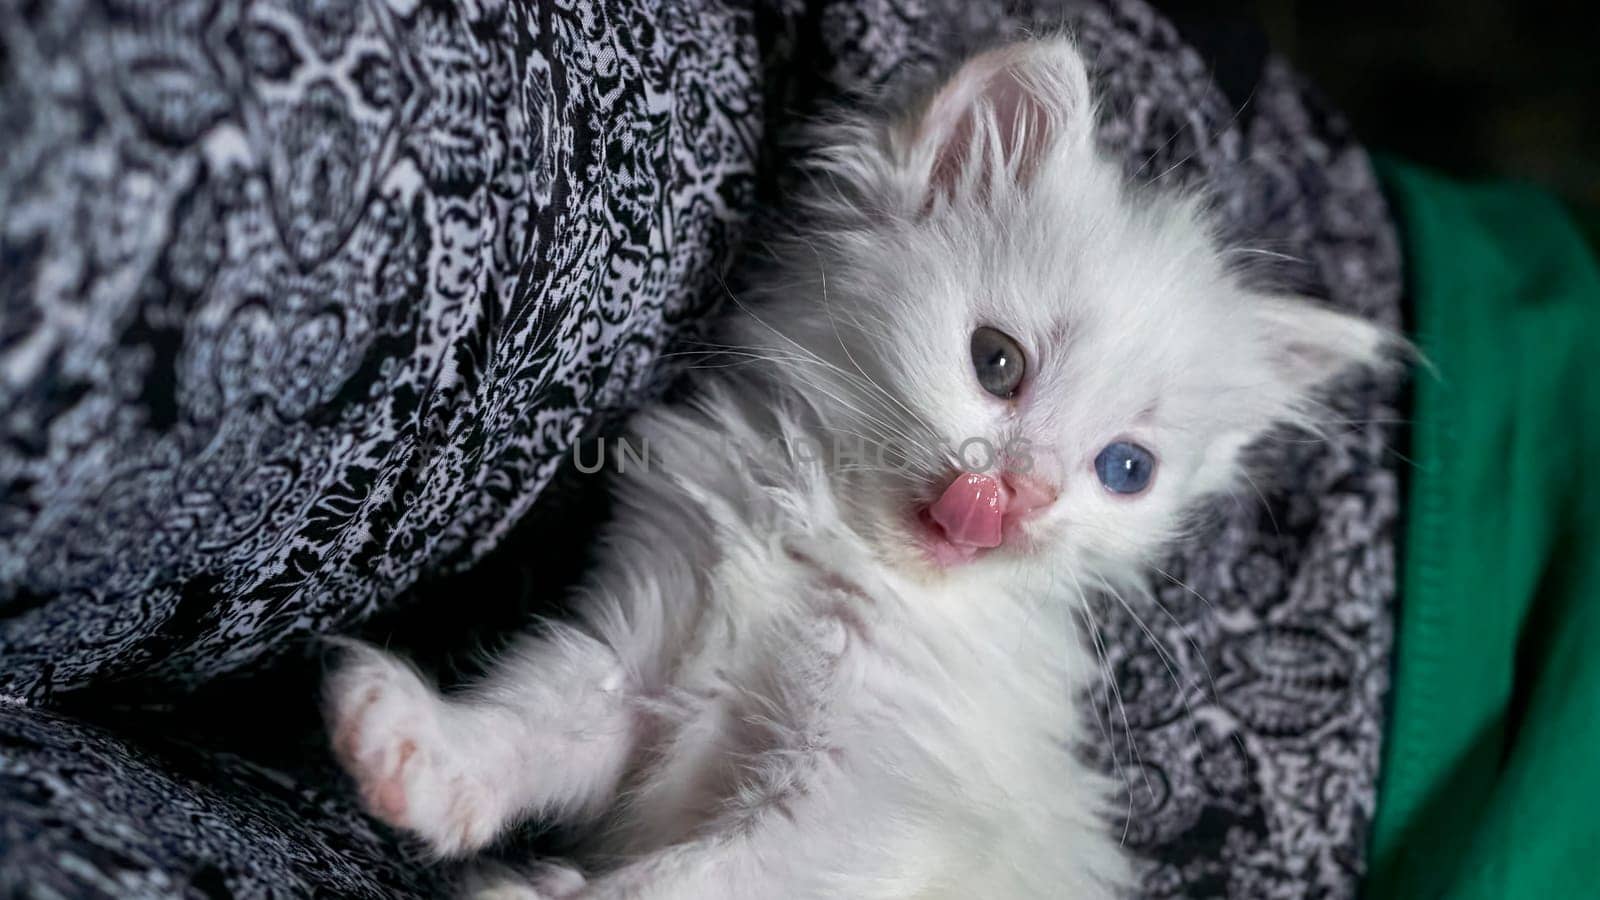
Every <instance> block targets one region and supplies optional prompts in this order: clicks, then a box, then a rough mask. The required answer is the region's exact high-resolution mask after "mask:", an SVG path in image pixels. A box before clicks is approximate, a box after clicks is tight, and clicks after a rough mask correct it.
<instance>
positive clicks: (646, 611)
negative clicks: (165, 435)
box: [327, 39, 1387, 900]
mask: <svg viewBox="0 0 1600 900" xmlns="http://www.w3.org/2000/svg"><path fill="white" fill-rule="evenodd" d="M828 129H829V130H828V138H829V145H830V147H831V149H830V150H829V151H828V152H827V153H826V154H825V156H824V160H823V162H822V164H821V165H820V167H819V177H818V179H817V187H816V189H815V190H814V191H813V193H812V195H811V197H810V200H809V213H810V216H811V219H810V221H811V222H812V223H813V225H812V226H811V227H810V228H808V229H807V230H806V231H805V232H804V233H803V234H801V235H798V236H797V237H796V238H795V240H794V242H793V243H792V244H791V245H789V246H787V247H784V248H780V250H779V252H778V253H777V254H776V256H777V257H778V259H777V264H778V266H779V271H777V272H775V273H773V274H772V275H771V276H770V277H769V278H767V279H765V282H764V283H767V284H769V285H771V286H770V287H768V288H766V289H765V290H764V291H763V294H764V296H757V297H752V298H749V303H748V305H745V304H740V305H739V309H737V310H734V311H732V312H731V313H730V316H729V319H728V322H727V327H726V331H725V336H726V338H727V340H728V343H729V344H730V345H731V346H732V347H734V348H736V350H735V351H734V354H733V355H734V357H735V359H736V360H739V359H743V360H745V361H750V362H751V364H750V365H742V366H733V367H729V368H723V369H716V370H708V371H707V372H706V373H704V374H703V375H702V376H701V377H700V380H699V381H698V383H697V386H696V392H695V395H694V400H693V401H692V402H690V403H687V404H683V405H676V406H662V407H659V408H656V409H652V410H649V411H648V412H645V413H643V414H641V415H640V416H638V417H637V419H636V421H635V422H634V423H633V426H632V435H633V437H632V443H633V444H634V446H636V447H637V446H642V445H645V444H647V445H648V447H649V452H650V457H651V465H650V467H649V469H648V471H645V470H641V469H640V468H639V467H637V466H635V467H633V468H631V469H629V470H628V471H627V472H626V473H625V474H623V475H621V476H619V478H618V481H619V484H618V486H617V496H618V500H619V504H618V506H619V509H618V511H617V514H616V517H615V521H614V522H613V523H612V524H611V525H610V526H609V529H608V531H607V532H606V535H605V542H604V549H603V558H602V561H601V562H600V564H599V565H598V566H597V567H596V568H595V571H594V572H593V574H592V576H591V578H590V579H589V582H588V586H587V588H586V589H585V590H584V592H583V596H582V597H581V598H580V599H579V602H578V603H577V604H576V605H577V607H578V613H579V615H578V620H577V621H576V622H570V623H559V624H551V625H549V626H548V627H547V628H546V629H545V630H544V631H543V632H542V633H540V634H538V635H536V636H527V637H524V638H523V639H522V640H521V642H520V643H519V644H518V645H517V646H516V647H515V648H514V649H513V650H512V651H511V652H509V653H507V654H506V655H505V657H504V658H503V659H501V660H499V661H498V664H497V665H496V667H495V669H494V671H493V672H492V674H490V675H489V677H487V678H486V679H485V680H484V681H482V683H480V684H478V685H477V686H476V687H475V688H473V689H472V690H471V691H470V692H468V693H466V694H463V695H459V696H451V697H448V698H445V697H442V696H441V695H440V694H438V693H437V692H436V691H435V690H434V689H433V688H432V687H430V686H428V685H427V684H425V683H424V682H423V681H422V680H421V679H420V678H419V677H418V676H417V675H416V674H415V673H414V672H413V671H412V670H411V669H409V668H408V667H407V666H406V665H404V664H403V663H401V662H400V661H398V660H396V659H395V658H393V657H392V656H389V655H387V654H385V653H382V652H380V651H377V650H372V649H367V648H356V649H355V650H354V652H353V655H352V656H351V657H349V659H348V661H347V662H346V663H345V664H344V665H343V666H342V667H341V668H339V669H338V671H336V672H335V673H334V675H333V676H332V677H331V678H330V680H329V683H328V691H327V697H328V700H327V702H328V710H329V721H330V727H331V730H332V732H333V740H334V745H335V748H336V751H337V753H338V755H339V757H340V759H341V760H342V762H343V763H344V765H345V766H346V767H347V768H348V769H349V771H350V772H351V774H352V775H354V776H355V778H356V780H357V782H358V783H359V785H360V787H361V790H362V792H363V796H364V798H365V800H366V803H367V805H368V808H369V809H370V810H371V811H372V812H373V813H374V814H375V815H377V816H378V817H379V818H381V819H383V820H385V821H386V822H389V823H390V824H392V825H395V826H398V827H401V828H404V829H407V830H409V831H411V832H413V833H415V834H416V835H417V836H419V837H420V838H422V839H423V840H424V841H425V842H426V843H427V844H428V845H429V846H430V847H431V848H432V849H433V850H434V851H436V852H437V853H438V854H440V855H446V856H455V855H462V854H468V853H471V852H473V851H475V850H477V849H478V848H480V847H482V846H483V845H485V844H486V843H488V842H489V841H491V840H492V839H493V838H494V837H495V836H497V835H498V834H499V833H501V832H502V831H503V830H504V829H505V828H506V827H507V826H508V825H509V824H511V823H514V822H516V821H518V820H520V819H523V818H526V817H530V816H538V817H543V818H555V819H563V820H569V821H576V822H585V823H589V824H590V825H591V826H592V834H593V838H592V840H591V841H590V843H589V845H588V846H589V848H590V853H589V855H588V856H586V858H585V860H584V869H583V872H582V874H581V875H580V874H579V872H578V871H577V870H574V869H569V868H561V867H552V868H549V869H547V870H546V871H545V872H544V873H543V874H542V875H541V876H539V877H537V878H529V879H527V880H515V881H503V882H501V883H499V884H497V885H495V886H493V887H489V888H486V889H484V890H483V892H482V895H483V896H517V897H539V896H550V897H555V896H562V897H565V896H582V897H596V898H620V897H639V898H682V900H716V898H727V900H746V898H791V897H792V898H834V897H848V898H885V900H887V898H913V897H914V898H946V897H948V898H978V897H981V898H990V900H996V898H1040V897H1074V898H1094V897H1105V896H1114V895H1116V894H1118V893H1120V892H1121V891H1122V890H1123V889H1124V888H1125V887H1126V886H1127V885H1129V884H1130V882H1131V867H1130V863H1129V860H1128V858H1127V857H1126V855H1125V853H1124V852H1123V850H1122V849H1121V848H1120V846H1119V842H1118V840H1117V834H1118V833H1119V832H1118V829H1117V828H1116V827H1115V826H1114V824H1113V822H1114V820H1115V818H1116V817H1117V816H1118V815H1120V814H1121V813H1122V811H1121V810H1113V809H1112V808H1111V807H1112V804H1111V803H1110V802H1109V798H1110V797H1111V796H1112V794H1113V791H1112V788H1111V785H1110V784H1108V781H1107V779H1105V778H1104V777H1102V775H1101V774H1099V773H1098V772H1097V771H1095V770H1093V769H1091V768H1089V767H1088V766H1086V765H1085V764H1083V763H1082V762H1081V761H1080V760H1079V759H1078V758H1077V756H1076V755H1075V754H1074V752H1073V750H1072V748H1074V747H1075V746H1080V745H1081V744H1082V743H1083V742H1084V741H1089V740H1095V739H1103V737H1102V733H1101V732H1100V731H1098V730H1095V729H1093V728H1091V727H1089V726H1087V725H1086V724H1085V721H1084V719H1085V717H1084V716H1083V715H1082V714H1081V712H1080V710H1079V709H1078V708H1077V707H1078V705H1079V704H1078V702H1077V700H1076V697H1077V696H1078V693H1079V691H1080V690H1081V689H1082V688H1083V687H1084V686H1086V685H1087V684H1088V683H1089V682H1090V680H1091V679H1093V678H1095V677H1097V674H1098V673H1097V671H1096V666H1095V656H1094V653H1093V652H1092V650H1091V649H1090V647H1089V644H1088V641H1089V637H1088V636H1087V635H1085V634H1082V633H1080V627H1081V620H1080V619H1079V618H1078V616H1079V615H1080V614H1081V613H1083V612H1084V611H1085V609H1086V606H1085V604H1086V598H1087V597H1088V596H1089V595H1090V594H1092V593H1093V592H1096V591H1118V592H1121V593H1122V594H1123V595H1124V596H1131V595H1129V594H1128V592H1129V591H1130V590H1134V591H1136V590H1137V589H1138V585H1139V584H1141V583H1142V582H1143V572H1144V569H1145V566H1146V565H1147V564H1148V562H1149V560H1150V558H1151V557H1152V555H1153V554H1155V553H1156V552H1157V551H1159V550H1160V549H1161V548H1162V547H1163V546H1164V545H1166V544H1167V543H1168V542H1169V541H1170V540H1172V539H1173V538H1174V537H1176V536H1177V535H1179V534H1180V533H1181V531H1182V529H1183V526H1184V523H1185V521H1186V515H1187V514H1188V513H1189V512H1191V511H1193V510H1194V509H1195V508H1196V506H1197V502H1198V501H1199V500H1201V499H1202V498H1205V497H1206V496H1208V495H1212V494H1215V493H1217V492H1220V491H1225V490H1228V489H1231V488H1232V487H1233V486H1234V483H1235V481H1236V480H1237V479H1239V478H1240V477H1241V472H1240V465H1239V462H1238V455H1239V451H1240V449H1241V448H1242V447H1243V446H1244V445H1245V444H1247V443H1248V442H1249V441H1251V440H1253V439H1254V438H1256V437H1258V436H1260V435H1261V434H1262V433H1263V432H1265V431H1267V430H1268V429H1270V428H1273V427H1275V426H1278V425H1282V424H1285V423H1292V424H1309V423H1311V422H1313V421H1314V419H1315V416H1314V415H1313V414H1312V410H1314V409H1315V408H1316V407H1315V406H1314V404H1313V403H1312V401H1311V394H1312V392H1313V391H1314V390H1315V389H1317V388H1318V387H1320V386H1322V385H1323V384H1324V383H1326V382H1327V381H1328V380H1329V379H1331V378H1333V377H1334V376H1335V375H1337V374H1338V373H1339V372H1341V371H1343V370H1345V369H1347V368H1350V367H1352V366H1359V365H1372V364H1375V363H1377V362H1378V361H1379V359H1380V357H1381V356H1382V354H1383V350H1384V347H1385V344H1386V343H1387V340H1386V338H1385V336H1384V334H1383V333H1382V332H1380V331H1379V330H1378V329H1376V328H1373V327H1371V326H1369V325H1367V324H1365V323H1363V322H1360V321H1358V320H1356V319H1353V318H1349V317H1346V316H1344V315H1341V314H1338V313H1334V312H1331V311H1327V310H1324V309H1320V308H1318V307H1316V306H1314V305H1312V304H1310V303H1307V302H1304V301H1300V300H1288V299H1278V298H1272V297H1266V296H1261V295H1257V294H1254V293H1251V292H1249V291H1247V290H1246V289H1244V288H1243V287H1241V286H1240V285H1239V284H1238V282H1237V280H1236V278H1235V276H1234V274H1233V273H1231V272H1230V271H1229V270H1228V268H1227V267H1226V266H1225V265H1224V263H1223V261H1222V259H1223V257H1222V255H1221V254H1220V252H1219V249H1218V247H1217V246H1216V242H1215V240H1214V239H1213V237H1212V234H1211V232H1210V230H1209V229H1208V227H1207V223H1206V217H1205V215H1204V208H1203V204H1202V203H1201V201H1200V200H1199V199H1198V198H1196V197H1194V196H1191V195H1174V194H1158V193H1153V192H1150V191H1148V190H1138V189H1134V188H1132V187H1130V186H1129V185H1127V184H1126V183H1125V182H1124V179H1123V177H1122V176H1121V174H1120V170H1119V168H1118V167H1117V165H1115V164H1114V163H1113V162H1111V161H1109V160H1106V159H1102V158H1100V156H1098V155H1097V153H1096V151H1095V149H1094V141H1093V108H1092V104H1091V100H1090V92H1089V85H1088V79H1087V77H1086V75H1085V70H1084V66H1083V63H1082V61H1081V60H1080V59H1079V57H1078V55H1077V53H1076V51H1075V50H1074V48H1073V47H1072V46H1071V44H1070V43H1069V42H1068V41H1066V40H1064V39H1054V40H1040V41H1033V42H1028V43H1023V44H1016V45H1012V46H1008V47H1004V48H1001V49H999V50H996V51H992V52H990V53H987V54H984V55H982V56H979V57H976V58H975V59H973V60H971V61H969V62H968V63H967V64H966V65H965V66H963V67H962V68H961V69H960V70H959V71H958V72H956V73H955V75H954V76H952V78H951V79H950V80H949V81H948V82H946V83H945V84H944V85H943V86H942V87H941V88H940V90H938V91H937V92H936V93H935V94H934V95H933V96H932V97H931V98H930V99H929V100H928V101H926V102H925V103H923V104H921V105H920V107H919V108H918V109H917V110H916V111H915V112H914V114H913V115H911V116H909V117H908V118H906V119H905V120H903V121H898V122H883V121H879V120H874V119H861V120H856V121H847V122H843V123H837V124H834V125H830V126H828ZM977 325H991V326H994V327H998V328H1001V329H1002V330H1004V331H1005V332H1007V333H1008V334H1010V335H1012V336H1014V337H1015V338H1016V339H1017V341H1018V342H1019V343H1020V344H1021V346H1022V347H1023V348H1024V349H1025V351H1026V354H1027V365H1028V376H1027V380H1026V381H1025V383H1024V386H1023V389H1022V390H1021V392H1020V393H1019V394H1018V395H1017V397H1016V398H1014V399H1013V400H1010V401H1002V400H998V399H996V398H994V397H992V396H990V395H988V394H986V393H984V391H983V390H981V389H980V388H979V386H978V384H977V382H976V380H975V377H974V374H973V371H972V367H971V362H970V358H969V351H968V340H969V337H970V335H971V333H972V330H973V328H974V327H975V326H977ZM858 437H864V438H866V439H867V440H868V441H869V442H870V443H869V452H868V455H867V457H866V459H864V460H862V459H857V460H854V461H853V463H852V462H845V464H843V465H834V466H831V467H830V466H817V465H807V464H801V463H797V462H795V461H794V460H792V459H789V458H787V457H785V456H783V455H782V454H775V453H774V451H773V448H774V440H775V439H777V438H804V439H807V440H809V441H810V442H811V444H810V446H817V445H820V446H821V447H823V448H825V449H827V450H828V451H829V455H831V453H832V450H833V449H834V448H835V447H844V448H847V449H848V448H855V446H856V445H855V443H854V442H855V440H856V438H858ZM968 437H979V438H983V439H984V440H986V441H988V443H989V446H992V447H1000V446H1004V445H1006V444H1008V443H1012V444H1015V442H1016V441H1018V440H1019V439H1020V440H1022V441H1025V442H1026V444H1025V445H1024V444H1016V446H1026V447H1027V448H1028V449H1029V456H1030V457H1031V461H1032V465H1033V466H1034V469H1033V471H1034V474H1035V475H1036V476H1037V477H1040V478H1043V479H1046V480H1048V481H1049V482H1050V483H1052V484H1054V485H1056V486H1057V487H1058V489H1059V492H1060V495H1059V498H1058V500H1057V501H1056V502H1055V503H1054V504H1053V505H1051V506H1050V507H1048V508H1047V509H1046V510H1044V511H1043V513H1042V514H1041V515H1038V516H1036V517H1035V518H1033V519H1031V520H1029V521H1027V522H1026V523H1024V524H1023V525H1022V526H1020V527H1018V528H1016V529H1013V530H1010V531H1008V533H1007V540H1006V542H1005V544H1004V545H1003V546H1002V547H1000V548H998V549H996V550H995V551H993V552H990V553H987V554H985V555H982V556H980V557H979V558H977V559H975V560H973V561H972V562H970V563H969V564H966V565H960V566H955V567H953V568H940V567H938V566H936V565H933V564H931V563H930V562H929V561H928V559H927V558H926V556H925V554H924V553H923V551H922V550H921V549H920V546H919V540H921V537H919V531H918V526H917V525H916V519H915V515H916V510H918V509H920V508H923V507H925V506H926V505H927V504H928V503H929V502H931V501H932V500H933V499H934V498H936V497H937V496H938V494H939V492H940V491H941V490H942V489H943V487H944V486H945V485H946V484H948V483H949V482H950V480H951V478H952V477H953V476H954V475H955V473H956V472H957V471H959V470H960V468H961V466H959V465H955V464H954V463H953V461H952V460H951V459H950V455H949V453H948V452H947V451H939V450H934V449H932V448H934V447H935V446H936V445H937V444H938V442H940V441H947V442H949V443H950V444H958V443H959V442H960V441H961V440H963V439H965V438H968ZM1119 438H1122V439H1131V440H1135V441H1137V442H1138V443H1140V444H1142V445H1144V446H1146V447H1148V448H1151V449H1152V450H1153V451H1154V452H1155V454H1156V455H1157V456H1158V458H1159V460H1160V463H1159V469H1158V472H1157V475H1156V477H1155V480H1154V482H1153V484H1152V486H1151V487H1150V488H1149V489H1148V490H1147V491H1145V492H1144V493H1143V494H1140V495H1138V496H1133V497H1123V496H1114V495H1112V494H1111V493H1109V492H1108V491H1107V490H1106V489H1105V488H1104V487H1103V486H1101V485H1100V483H1099V482H1098V481H1097V479H1096V477H1095V474H1094V471H1093V466H1092V461H1093V459H1094V458H1095V455H1096V453H1097V452H1098V450H1099V449H1100V448H1101V447H1103V446H1105V445H1106V444H1107V443H1108V442H1110V441H1112V440H1114V439H1119ZM880 444H882V445H894V446H897V447H899V449H900V451H901V452H904V453H907V454H908V460H907V465H905V466H903V467H902V468H903V471H902V470H898V469H893V468H892V467H891V469H885V468H884V467H882V466H880V465H879V461H878V460H877V459H875V458H874V455H873V453H872V451H871V449H870V448H871V447H872V446H875V445H880ZM832 461H833V462H835V463H838V462H840V460H838V459H834V460H832ZM1133 602H1138V600H1137V598H1135V599H1134V600H1133Z"/></svg>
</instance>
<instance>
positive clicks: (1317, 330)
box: [1255, 297, 1405, 395]
mask: <svg viewBox="0 0 1600 900" xmlns="http://www.w3.org/2000/svg"><path fill="white" fill-rule="evenodd" d="M1255 305H1256V309H1255V315H1256V323H1257V327H1258V328H1259V329H1260V331H1259V334H1260V335H1261V339H1262V341H1263V342H1264V343H1265V345H1266V348H1267V349H1266V365H1267V367H1268V368H1269V370H1270V376H1271V377H1272V378H1273V379H1274V380H1275V381H1276V382H1277V385H1278V387H1279V388H1281V389H1286V390H1288V391H1291V392H1293V393H1295V394H1298V395H1304V394H1307V393H1310V392H1312V391H1314V390H1316V389H1317V388H1319V387H1322V386H1323V385H1325V384H1326V383H1328V382H1329V381H1332V380H1333V379H1334V378H1337V377H1338V376H1339V375H1341V374H1343V373H1345V372H1347V371H1350V370H1352V369H1377V368H1382V367H1384V366H1386V365H1389V364H1392V363H1394V362H1395V361H1397V357H1398V355H1399V354H1400V353H1401V352H1402V351H1403V348H1404V346H1405V345H1404V341H1402V340H1401V339H1400V338H1399V337H1397V336H1396V335H1394V334H1393V333H1391V332H1390V331H1388V330H1387V329H1384V328H1381V327H1379V326H1377V325H1374V324H1372V323H1371V322H1368V321H1367V320H1365V319H1361V318H1358V317H1356V316H1352V315H1349V314H1348V313H1342V312H1338V311H1336V310H1332V309H1329V308H1327V307H1326V306H1323V305H1321V304H1319V303H1317V302H1315V301H1313V300H1306V299H1302V298H1297V297H1261V298H1257V299H1255Z"/></svg>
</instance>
